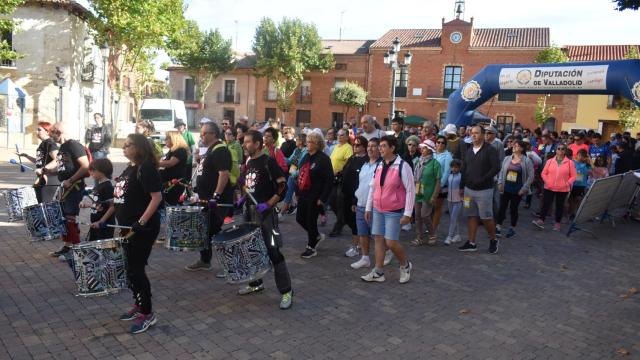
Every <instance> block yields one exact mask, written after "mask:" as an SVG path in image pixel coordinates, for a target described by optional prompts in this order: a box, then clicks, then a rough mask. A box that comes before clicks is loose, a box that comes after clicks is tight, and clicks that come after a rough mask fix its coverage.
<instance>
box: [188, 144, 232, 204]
mask: <svg viewBox="0 0 640 360" xmlns="http://www.w3.org/2000/svg"><path fill="white" fill-rule="evenodd" d="M218 144H221V143H220V142H218V143H216V144H214V145H211V146H210V147H209V149H207V152H206V154H205V155H204V156H203V157H202V159H201V160H200V164H198V167H197V168H196V174H197V180H196V185H197V192H198V197H199V198H200V199H202V200H209V199H211V198H212V197H213V193H214V192H215V191H216V187H217V186H218V172H219V171H225V170H227V171H231V162H232V161H231V153H230V152H229V149H228V148H227V147H226V146H224V144H223V145H222V146H218V147H217V148H216V145H218ZM220 195H221V197H220V201H221V202H223V203H230V202H231V201H232V199H233V190H232V188H231V183H230V182H227V185H226V186H225V188H224V191H223V192H222V194H220Z"/></svg>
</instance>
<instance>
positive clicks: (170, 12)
mask: <svg viewBox="0 0 640 360" xmlns="http://www.w3.org/2000/svg"><path fill="white" fill-rule="evenodd" d="M89 4H90V5H91V10H92V14H93V15H92V16H90V17H89V19H88V22H89V25H90V26H91V28H92V29H93V30H95V31H96V36H95V40H96V43H97V44H103V43H107V44H108V45H109V47H110V48H111V54H110V57H111V61H110V63H111V64H112V66H113V67H112V69H113V70H114V75H115V76H114V77H115V86H114V88H115V90H116V92H117V93H118V94H121V93H122V91H123V90H124V89H123V87H122V83H123V81H122V80H123V76H124V73H128V72H132V73H135V72H136V71H137V70H139V69H140V68H143V69H144V68H145V67H146V66H147V61H148V62H151V60H153V58H152V56H153V55H154V54H155V53H154V50H156V49H164V48H166V40H167V39H168V38H170V37H172V36H174V34H175V33H176V32H178V31H179V30H180V29H181V28H182V27H183V26H184V21H185V20H184V6H183V3H182V0H89ZM142 76H144V75H142ZM143 82H144V80H143ZM134 98H135V95H134ZM121 103H123V102H119V104H121ZM136 108H137V104H136ZM114 125H117V123H116V124H114Z"/></svg>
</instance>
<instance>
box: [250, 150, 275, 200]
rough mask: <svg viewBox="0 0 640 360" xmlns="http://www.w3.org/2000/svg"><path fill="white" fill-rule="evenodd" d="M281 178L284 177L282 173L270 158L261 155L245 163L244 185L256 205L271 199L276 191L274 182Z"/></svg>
mask: <svg viewBox="0 0 640 360" xmlns="http://www.w3.org/2000/svg"><path fill="white" fill-rule="evenodd" d="M281 177H284V173H283V172H282V169H281V168H280V166H278V163H277V162H276V160H275V159H273V158H272V157H271V156H268V155H265V154H262V155H261V156H260V157H258V158H257V159H249V161H247V172H246V174H245V184H246V186H247V191H248V192H249V193H250V194H251V195H253V197H254V198H256V201H257V202H258V203H262V202H265V201H267V200H269V199H271V197H272V196H273V195H274V194H275V193H276V190H277V183H276V180H277V179H278V178H281Z"/></svg>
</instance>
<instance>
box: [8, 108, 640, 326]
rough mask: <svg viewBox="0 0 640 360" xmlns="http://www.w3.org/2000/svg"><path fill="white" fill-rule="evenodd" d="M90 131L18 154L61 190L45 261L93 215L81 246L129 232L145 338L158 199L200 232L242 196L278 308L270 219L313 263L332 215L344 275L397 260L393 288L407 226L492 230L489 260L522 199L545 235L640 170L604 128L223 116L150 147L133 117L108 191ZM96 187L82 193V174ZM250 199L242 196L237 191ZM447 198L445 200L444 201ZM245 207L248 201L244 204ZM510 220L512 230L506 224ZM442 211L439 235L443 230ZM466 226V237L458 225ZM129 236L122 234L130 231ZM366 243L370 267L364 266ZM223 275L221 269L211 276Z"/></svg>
mask: <svg viewBox="0 0 640 360" xmlns="http://www.w3.org/2000/svg"><path fill="white" fill-rule="evenodd" d="M95 121H96V125H95V127H93V128H91V129H89V130H88V131H87V135H86V137H85V144H86V146H84V145H83V144H81V143H80V142H79V141H77V140H73V139H70V138H69V137H68V136H67V133H66V132H65V128H64V126H63V124H61V123H57V124H50V123H47V122H40V123H38V128H37V134H36V135H37V136H38V138H39V139H40V140H41V141H42V143H41V144H40V146H39V147H38V149H37V152H36V156H35V157H31V156H30V155H28V154H19V155H20V156H24V157H25V158H28V159H29V160H31V161H33V162H34V163H35V165H36V168H37V170H36V175H37V180H36V183H35V185H34V186H35V187H36V189H37V192H38V199H39V201H42V202H48V201H51V200H52V197H53V194H52V193H51V191H46V189H48V187H47V186H49V187H50V186H51V185H53V186H57V185H58V184H60V186H61V187H62V188H63V189H64V194H63V197H62V208H63V213H64V215H65V217H66V227H67V235H65V236H64V237H63V239H62V240H63V242H64V244H63V246H62V247H61V248H60V249H59V250H58V251H55V252H52V253H51V255H52V256H64V255H65V254H68V253H69V251H70V249H71V246H72V245H73V244H78V243H79V242H80V235H79V233H80V231H79V228H78V221H77V216H78V215H79V213H80V208H81V207H88V208H90V220H91V225H90V234H89V240H99V239H107V238H111V237H113V236H114V230H113V228H111V227H108V226H107V225H111V224H115V223H117V224H118V225H120V226H126V227H130V229H126V230H123V231H122V232H121V233H120V234H119V235H120V236H125V235H128V236H129V241H128V242H127V243H126V250H127V273H128V278H129V283H130V287H131V290H132V292H133V299H134V305H133V306H132V308H131V309H130V310H129V311H127V312H125V313H124V314H123V315H122V316H121V317H120V319H121V320H124V321H128V320H135V323H134V325H133V326H132V329H131V331H132V332H133V333H139V332H143V331H146V330H147V329H148V328H149V327H150V326H152V325H153V324H155V323H156V321H157V318H156V316H155V314H154V313H153V311H152V302H151V285H150V283H149V279H148V277H147V276H146V273H145V266H146V265H147V260H148V258H149V256H150V253H151V251H152V248H153V244H154V242H155V241H156V238H157V237H158V234H159V232H160V226H161V215H160V214H161V212H162V208H163V207H164V206H165V205H168V206H177V205H189V204H196V205H203V204H204V205H203V211H205V212H206V213H207V219H208V225H209V226H208V234H207V235H208V237H209V238H211V237H213V236H215V235H216V234H218V233H219V232H220V231H221V228H222V226H223V224H225V223H230V222H232V221H233V216H234V211H233V210H232V209H229V208H228V207H224V206H218V205H220V204H232V203H233V204H235V206H236V208H242V207H243V206H244V204H245V203H246V202H245V196H246V195H250V197H252V198H253V199H255V201H256V202H257V204H256V205H255V213H256V215H257V217H258V222H259V224H260V228H261V231H262V234H263V238H264V241H265V245H266V248H267V253H268V256H269V259H270V260H271V263H272V265H273V268H274V276H275V280H276V285H277V288H278V291H279V292H280V294H281V301H280V304H279V307H280V308H281V309H289V308H290V307H291V305H292V301H293V290H292V285H291V279H290V275H289V271H288V269H287V265H286V262H285V258H284V256H283V255H282V252H281V251H280V248H281V247H282V235H281V233H280V230H279V224H278V222H279V221H281V220H283V219H286V218H287V217H288V216H293V215H295V221H296V222H297V223H298V224H299V225H300V226H301V227H302V229H304V231H305V232H306V238H307V241H306V246H305V248H304V249H302V253H301V254H300V256H301V257H302V258H304V259H311V258H313V257H316V256H318V247H319V245H320V244H321V243H322V241H323V240H325V234H324V233H322V232H321V231H320V230H319V228H320V227H322V226H324V225H325V224H326V222H327V211H331V212H333V213H334V214H335V219H336V221H335V223H334V224H333V225H332V226H331V230H330V232H329V233H328V236H330V237H338V236H340V235H341V234H342V231H343V229H344V226H345V225H347V227H348V228H349V229H350V230H351V241H350V243H349V244H348V248H347V250H346V252H345V255H346V256H347V257H350V258H354V259H355V261H354V262H353V263H351V265H350V266H351V268H353V269H364V268H371V270H370V271H369V272H368V273H366V274H365V275H363V276H361V279H362V280H363V281H366V282H384V281H385V272H384V267H385V266H387V265H388V264H389V263H390V262H391V261H392V260H393V258H396V259H397V261H398V263H399V265H400V266H399V282H400V283H402V284H404V283H407V282H409V280H410V278H411V270H412V268H413V263H412V262H411V261H410V260H409V256H408V254H407V251H406V250H405V247H404V246H403V244H402V243H401V242H400V241H399V240H400V235H401V232H402V231H406V232H410V231H414V232H415V237H413V239H412V240H411V241H410V242H409V243H408V244H409V245H410V246H415V247H417V246H422V245H429V246H434V245H437V244H438V243H442V244H444V245H446V246H449V245H454V244H457V243H460V244H459V245H458V250H459V251H464V252H473V251H477V249H478V245H477V241H476V240H477V232H478V229H479V228H480V227H481V226H480V225H482V227H483V228H484V229H485V231H486V232H487V235H488V240H489V244H488V252H489V253H490V254H496V253H497V252H498V249H499V238H500V237H502V236H505V237H507V238H510V237H514V236H517V231H516V228H517V226H518V218H519V212H520V211H521V209H520V205H521V203H524V205H523V208H524V209H529V208H531V207H532V206H533V205H534V203H533V202H532V200H533V199H534V198H539V199H540V200H539V201H538V202H537V203H536V205H539V208H534V209H533V210H534V213H535V217H536V220H534V221H533V225H535V227H537V228H540V229H544V228H545V226H546V223H545V220H546V218H547V216H548V215H549V213H551V212H553V214H554V219H553V223H552V224H553V225H552V228H553V230H556V231H559V230H561V227H562V223H563V222H565V221H569V220H570V219H571V218H572V217H573V216H575V213H576V210H577V208H578V205H579V204H580V201H581V199H582V197H583V196H584V195H585V192H586V191H587V190H588V188H589V186H590V185H591V184H592V183H593V181H594V180H596V179H599V178H603V177H606V176H609V175H610V174H620V173H624V172H627V171H629V170H632V169H638V168H640V134H637V135H636V138H635V139H634V138H632V137H631V136H630V134H629V133H624V134H613V135H612V136H611V139H610V141H608V142H606V143H605V142H604V140H603V139H602V136H601V135H600V134H598V133H596V132H593V131H588V132H579V133H575V134H569V133H566V132H562V133H560V134H558V133H557V132H555V131H549V130H545V129H540V128H537V129H535V130H533V131H531V130H529V129H522V128H519V127H517V128H514V129H513V130H512V131H510V133H509V134H506V135H505V134H504V131H503V129H500V130H498V129H496V128H495V127H494V126H492V125H486V126H481V125H474V126H468V127H459V128H456V126H455V125H453V124H449V125H447V126H445V127H444V128H443V129H438V127H437V126H436V125H435V124H434V123H432V122H430V121H426V122H425V123H424V124H423V125H422V126H419V127H407V126H406V125H405V124H404V121H403V119H402V118H400V117H398V118H394V119H392V121H391V129H392V130H391V131H384V130H382V129H381V128H380V126H379V125H378V123H377V121H376V119H375V118H374V117H373V116H371V115H364V116H362V118H361V119H359V122H358V123H354V124H347V125H345V126H344V127H342V128H339V129H333V128H330V129H327V130H326V131H323V130H321V129H318V128H316V129H310V128H304V129H302V130H299V131H296V129H295V128H292V127H286V126H285V127H281V124H280V123H279V122H278V121H267V122H264V123H258V122H255V123H253V124H249V122H248V118H247V117H242V118H241V119H240V120H239V121H238V122H237V123H236V124H233V123H232V122H231V120H229V119H224V120H223V121H222V122H221V123H220V125H218V123H217V122H215V121H212V120H210V119H207V118H203V119H202V120H201V121H200V124H199V125H200V138H199V142H198V143H196V141H195V140H194V137H193V135H192V134H191V133H190V132H189V131H188V130H187V127H186V125H185V124H184V122H182V121H178V122H177V123H176V124H175V125H176V130H175V131H169V132H167V133H166V137H165V139H164V147H165V148H166V149H163V148H162V146H161V145H159V144H158V143H157V142H155V141H153V140H152V139H151V136H152V135H153V134H154V133H155V129H154V125H153V122H151V121H148V120H143V121H141V122H139V123H137V126H136V133H135V134H131V135H129V136H128V137H127V138H126V140H125V142H124V144H123V147H122V149H123V154H124V156H125V157H126V158H127V160H128V161H129V163H128V166H127V167H126V169H125V170H124V171H123V172H122V173H121V174H120V175H119V176H117V177H115V179H114V181H113V183H112V181H111V178H112V174H113V165H112V163H111V162H110V160H109V159H108V155H109V147H110V146H111V141H112V140H111V133H110V132H109V129H108V127H106V126H103V123H102V116H101V115H100V114H96V116H95ZM88 176H91V177H92V178H93V187H92V189H91V192H90V193H89V194H88V200H87V199H85V200H84V201H83V195H85V193H86V192H85V180H84V179H85V178H86V177H88ZM245 194H246V195H245ZM445 202H446V206H445ZM245 209H248V207H245ZM507 213H508V214H509V226H508V227H507V226H506V225H505V224H504V221H505V220H506V219H507ZM446 214H448V227H447V228H446V229H440V227H441V224H442V219H443V217H445V215H446ZM463 217H464V218H465V219H466V224H467V229H468V233H467V236H466V237H465V240H464V242H463V235H462V234H461V232H460V222H461V221H462V219H463ZM127 233H128V234H127ZM371 239H373V244H374V249H373V260H372V259H371V258H370V256H371V254H370V250H371V244H370V243H371ZM211 259H212V250H211V247H206V248H205V249H203V250H202V251H201V252H200V256H199V258H198V259H196V261H195V262H194V263H192V264H189V265H187V266H186V267H185V269H186V270H188V271H209V270H211V269H212V266H211ZM217 275H218V276H219V277H224V276H225V274H224V272H221V273H218V274H217ZM263 289H264V286H263V284H262V281H261V280H257V281H253V282H251V283H248V284H246V285H244V286H242V287H241V288H240V289H239V290H238V294H239V295H246V294H251V293H254V292H258V291H261V290H263Z"/></svg>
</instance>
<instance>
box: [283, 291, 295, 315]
mask: <svg viewBox="0 0 640 360" xmlns="http://www.w3.org/2000/svg"><path fill="white" fill-rule="evenodd" d="M291 305H293V290H291V291H289V292H286V293H284V294H282V298H281V299H280V310H287V309H290V308H291Z"/></svg>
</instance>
